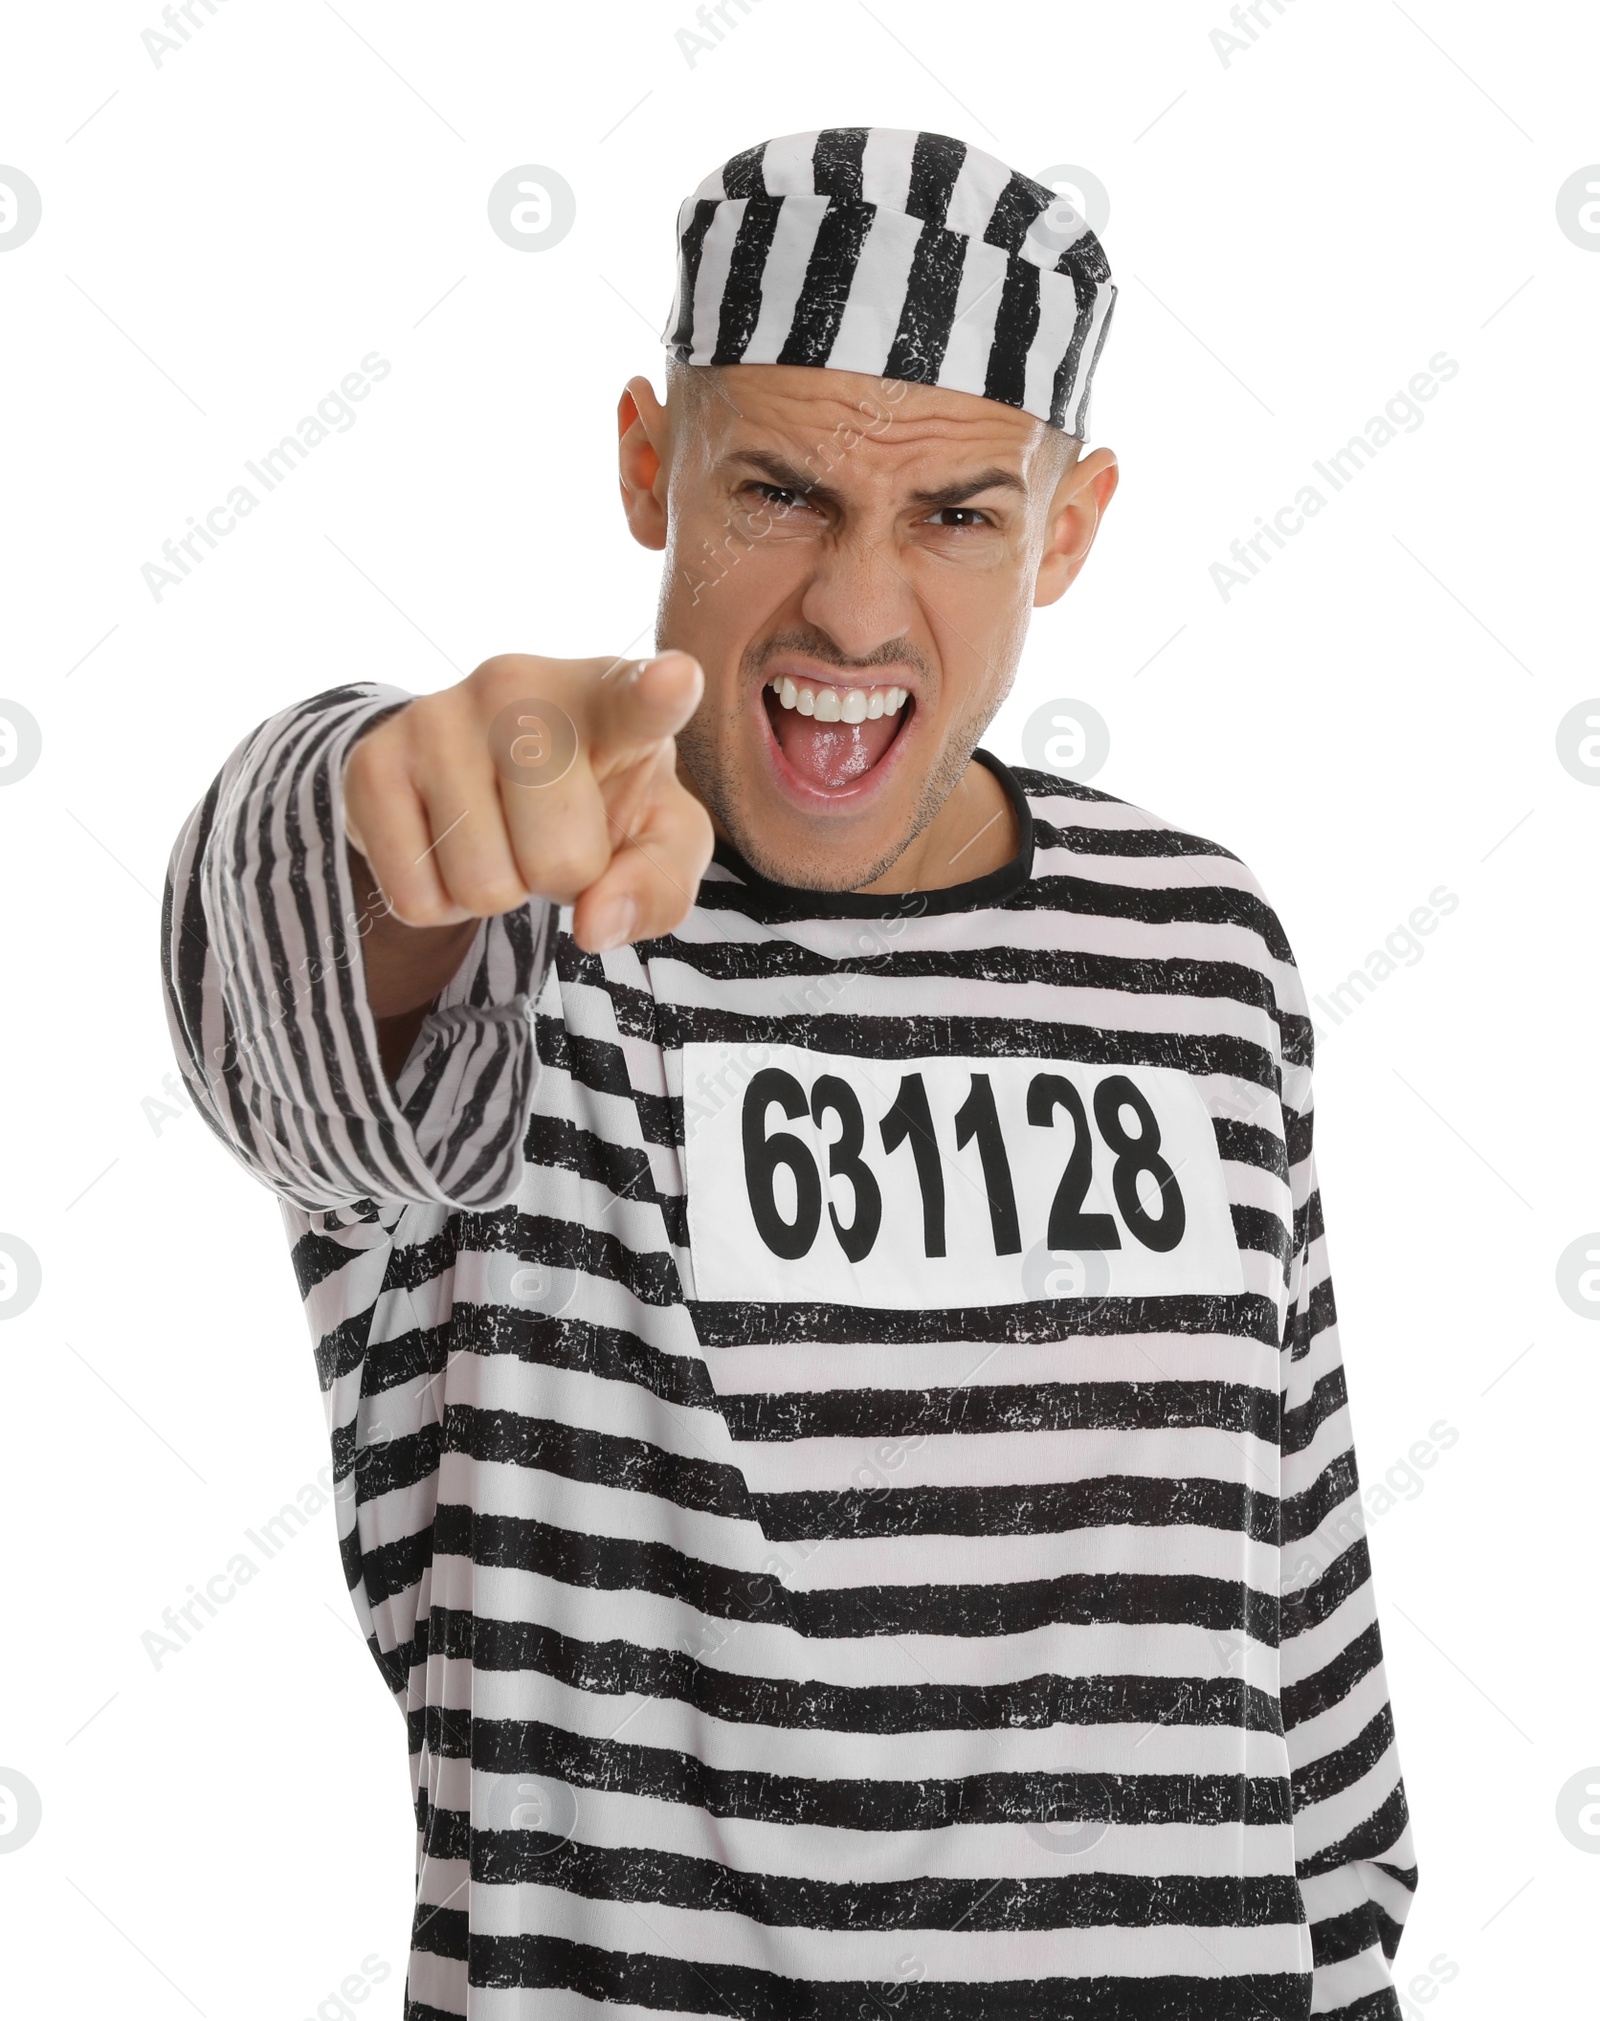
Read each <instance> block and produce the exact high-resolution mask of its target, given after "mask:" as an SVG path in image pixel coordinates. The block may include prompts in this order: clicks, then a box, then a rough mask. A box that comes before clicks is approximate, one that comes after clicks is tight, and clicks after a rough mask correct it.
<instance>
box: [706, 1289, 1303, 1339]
mask: <svg viewBox="0 0 1600 2021" xmlns="http://www.w3.org/2000/svg"><path fill="white" fill-rule="evenodd" d="M684 1309H685V1311H686V1312H687V1313H688V1315H689V1317H690V1319H691V1320H692V1321H693V1323H694V1330H695V1333H696V1335H697V1337H698V1339H699V1341H700V1345H701V1346H702V1347H708V1348H716V1347H727V1348H735V1347H748V1346H749V1345H750V1344H751V1343H752V1342H753V1341H759V1342H762V1343H764V1344H767V1345H770V1346H787V1345H794V1346H802V1345H809V1344H811V1343H813V1342H815V1343H819V1344H827V1343H839V1344H844V1345H859V1344H861V1343H864V1342H867V1341H874V1342H896V1341H898V1342H905V1343H907V1344H912V1343H915V1344H917V1345H921V1346H932V1345H934V1344H936V1343H943V1342H946V1341H970V1342H972V1343H974V1344H987V1343H989V1342H991V1341H1004V1342H1005V1343H1007V1344H1008V1345H1010V1344H1017V1345H1031V1344H1033V1343H1036V1342H1045V1341H1059V1340H1075V1339H1078V1338H1079V1337H1085V1338H1088V1339H1091V1340H1092V1339H1095V1338H1097V1337H1098V1338H1105V1339H1116V1338H1120V1337H1122V1336H1124V1335H1135V1334H1141V1333H1178V1334H1187V1335H1206V1334H1210V1335H1214V1336H1217V1337H1220V1338H1223V1339H1233V1340H1259V1341H1260V1342H1261V1343H1262V1344H1263V1345H1264V1346H1270V1347H1276V1346H1277V1344H1278V1309H1277V1307H1276V1305H1274V1304H1273V1303H1272V1302H1271V1300H1269V1299H1266V1298H1263V1297H1260V1296H1258V1295H1257V1294H1256V1293H1254V1292H1240V1293H1236V1294H1234V1295H1232V1296H1219V1297H1189V1298H1097V1299H1092V1300H1091V1299H1083V1300H1078V1299H1071V1298H1048V1299H1039V1300H1036V1301H1034V1302H1031V1303H1028V1304H1017V1305H953V1306H941V1307H940V1308H938V1309H937V1310H932V1309H929V1310H925V1311H899V1310H896V1309H891V1308H888V1307H883V1306H864V1305H808V1304H804V1303H801V1302H798V1301H794V1302H786V1303H783V1304H778V1303H773V1304H757V1303H755V1302H753V1301H750V1302H740V1303H728V1302H713V1301H712V1300H710V1299H699V1300H690V1301H688V1302H687V1303H686V1304H685V1308H684Z"/></svg>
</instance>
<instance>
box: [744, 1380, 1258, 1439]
mask: <svg viewBox="0 0 1600 2021" xmlns="http://www.w3.org/2000/svg"><path fill="white" fill-rule="evenodd" d="M721 1407H722V1414H723V1416H724V1418H726V1420H727V1424H728V1430H729V1431H730V1432H731V1433H732V1435H733V1437H734V1438H735V1439H736V1440H738V1441H739V1442H740V1443H755V1442H761V1443H782V1442H786V1441H788V1440H791V1439H842V1438H854V1439H863V1440H868V1439H871V1440H876V1439H895V1440H899V1439H913V1438H935V1437H942V1436H948V1435H957V1436H965V1435H971V1434H984V1433H988V1434H992V1433H997V1432H1043V1431H1123V1432H1141V1431H1178V1430H1184V1431H1224V1432H1231V1433H1234V1434H1237V1435H1239V1436H1241V1437H1248V1438H1258V1439H1263V1440H1266V1441H1268V1442H1272V1443H1275V1442H1276V1439H1277V1434H1278V1396H1277V1392H1276V1390H1265V1389H1255V1388H1251V1387H1249V1386H1248V1385H1246V1384H1244V1383H1237V1382H1028V1383H990V1382H983V1381H977V1382H970V1383H959V1384H955V1385H952V1386H951V1387H948V1388H943V1389H920V1388H917V1389H824V1390H757V1391H754V1392H751V1393H749V1394H745V1395H730V1396H724V1397H723V1398H722V1399H721Z"/></svg>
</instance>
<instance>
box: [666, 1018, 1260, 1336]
mask: <svg viewBox="0 0 1600 2021" xmlns="http://www.w3.org/2000/svg"><path fill="white" fill-rule="evenodd" d="M744 1053H745V1057H746V1058H749V1057H750V1056H751V1055H752V1054H755V1055H758V1056H759V1055H764V1056H765V1058H764V1063H763V1064H762V1065H760V1066H758V1067H755V1068H754V1069H753V1070H752V1069H751V1068H749V1067H742V1068H741V1069H740V1072H739V1077H738V1078H737V1080H734V1081H732V1085H731V1090H730V1076H729V1074H728V1052H727V1050H726V1049H725V1048H723V1047H721V1046H715V1045H701V1044H692V1045H688V1046H685V1047H684V1049H683V1085H684V1088H685V1090H686V1091H687V1093H686V1099H685V1109H684V1116H685V1121H684V1132H685V1161H686V1168H687V1169H686V1179H687V1185H688V1196H689V1241H690V1247H691V1250H692V1253H693V1260H694V1274H695V1287H696V1292H697V1295H698V1296H699V1297H700V1298H703V1299H714V1300H733V1301H740V1302H743V1301H747V1300H748V1301H756V1302H760V1303H772V1302H781V1303H785V1304H787V1303H812V1302H817V1303H825V1304H841V1305H862V1306H879V1307H891V1308H898V1309H902V1310H913V1309H916V1308H928V1309H932V1308H939V1307H943V1306H963V1305H976V1306H982V1305H1004V1304H1015V1303H1021V1302H1023V1301H1025V1300H1033V1299H1041V1298H1060V1297H1073V1296H1083V1297H1092V1296H1110V1297H1114V1298H1120V1297H1142V1296H1162V1295H1173V1294H1206V1293H1228V1292H1237V1291H1241V1290H1242V1289H1243V1288H1244V1277H1243V1272H1242V1270H1241V1267H1240V1261H1239V1251H1238V1246H1237V1244H1236V1241H1235V1238H1234V1230H1233V1221H1232V1217H1231V1215H1230V1213H1229V1210H1228V1198H1227V1193H1226V1189H1225V1187H1224V1185H1223V1178H1222V1168H1221V1160H1220V1158H1219V1157H1218V1154H1217V1145H1216V1136H1215V1133H1214V1131H1213V1129H1212V1124H1211V1118H1210V1116H1209V1115H1208V1113H1207V1111H1206V1107H1205V1104H1204V1102H1203V1101H1202V1100H1201V1097H1200V1094H1199V1092H1198V1090H1197V1089H1196V1088H1195V1086H1194V1084H1193V1082H1192V1081H1191V1080H1190V1079H1189V1077H1188V1075H1186V1074H1183V1073H1180V1072H1178V1071H1177V1070H1176V1069H1174V1068H1171V1067H1148V1066H1117V1067H1101V1066H1085V1065H1083V1064H1081V1063H1080V1062H1077V1061H1055V1060H1037V1059H951V1058H945V1057H935V1058H926V1059H904V1060H878V1059H858V1058H856V1057H854V1056H853V1055H849V1054H842V1053H817V1052H809V1051H807V1050H805V1049H804V1048H803V1047H799V1046H768V1047H762V1048H745V1049H744ZM719 1074H720V1075H721V1077H722V1079H721V1083H720V1086H721V1089H722V1093H723V1094H728V1093H730V1092H731V1096H732V1098H731V1099H727V1100H723V1099H721V1096H716V1095H714V1096H713V1097H712V1099H711V1100H710V1101H707V1100H704V1099H700V1098H699V1095H698V1094H697V1091H702V1092H703V1091H704V1090H707V1089H712V1088H716V1087H717V1086H718V1080H717V1077H718V1075H719ZM714 1104H715V1105H714Z"/></svg>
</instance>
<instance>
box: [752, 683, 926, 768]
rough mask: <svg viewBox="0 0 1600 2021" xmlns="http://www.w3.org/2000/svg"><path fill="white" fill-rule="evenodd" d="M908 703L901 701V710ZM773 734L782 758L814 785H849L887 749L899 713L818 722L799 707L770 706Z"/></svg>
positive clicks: (897, 723)
mask: <svg viewBox="0 0 1600 2021" xmlns="http://www.w3.org/2000/svg"><path fill="white" fill-rule="evenodd" d="M909 706H910V704H909V703H902V704H901V709H902V710H903V709H905V708H908V707H909ZM769 713H770V714H771V716H772V729H773V734H774V736H776V738H777V740H778V747H779V749H780V750H781V751H782V752H783V755H784V757H785V758H787V759H788V761H789V763H790V764H791V765H792V766H793V767H794V769H795V770H796V771H797V772H798V773H799V774H800V776H801V778H802V779H804V780H806V781H807V782H808V783H809V784H811V785H813V786H822V787H839V786H849V785H852V784H853V783H854V782H855V781H856V780H857V779H859V778H860V777H861V776H862V774H863V773H865V772H870V771H871V770H872V768H873V766H874V765H876V764H877V762H878V760H879V759H880V758H881V757H882V756H883V754H884V752H885V751H887V750H888V748H889V745H890V744H891V742H892V741H893V739H894V733H895V731H896V730H897V729H898V728H899V726H900V713H899V711H897V712H896V713H895V714H894V715H892V716H877V717H869V718H868V719H867V720H866V721H865V722H864V723H819V722H818V721H817V719H816V717H815V716H802V715H801V713H800V711H799V710H798V709H785V708H781V707H778V708H771V709H770V711H769Z"/></svg>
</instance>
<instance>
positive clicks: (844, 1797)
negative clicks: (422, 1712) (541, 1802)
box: [429, 1706, 1290, 1832]
mask: <svg viewBox="0 0 1600 2021" xmlns="http://www.w3.org/2000/svg"><path fill="white" fill-rule="evenodd" d="M429 1714H430V1718H429V1739H430V1742H431V1743H432V1746H433V1750H434V1752H435V1753H437V1754H439V1755H441V1756H443V1757H445V1758H449V1757H451V1756H456V1757H460V1756H461V1755H463V1754H470V1757H471V1761H472V1766H473V1768H474V1769H476V1770H478V1771H479V1772H480V1773H482V1774H484V1775H543V1776H549V1777H551V1778H553V1779H554V1780H556V1781H559V1782H564V1783H567V1784H568V1785H569V1786H570V1787H572V1788H575V1789H607V1790H612V1789H615V1790H626V1791H628V1793H629V1794H630V1795H633V1796H638V1797H643V1798H646V1799H649V1798H656V1799H658V1800H660V1801H662V1802H665V1803H678V1804H688V1805H692V1806H693V1807H694V1808H696V1809H698V1810H703V1811H706V1812H708V1813H709V1814H710V1815H711V1816H712V1817H720V1818H747V1819H750V1820H751V1821H752V1822H759V1823H765V1824H784V1825H821V1826H825V1827H826V1828H828V1829H829V1830H834V1831H857V1832H918V1831H921V1832H925V1831H938V1830H939V1829H941V1828H942V1827H944V1826H947V1825H950V1824H952V1823H954V1822H955V1821H956V1820H957V1819H959V1820H960V1821H961V1823H963V1824H966V1825H974V1824H1034V1823H1039V1822H1052V1823H1064V1824H1076V1823H1096V1822H1099V1823H1108V1824H1123V1825H1154V1824H1166V1825H1200V1826H1206V1825H1221V1824H1231V1825H1232V1826H1233V1827H1234V1828H1235V1829H1237V1828H1239V1827H1241V1826H1242V1827H1244V1828H1245V1829H1246V1830H1248V1829H1249V1828H1250V1827H1252V1826H1258V1825H1276V1824H1285V1823H1287V1822H1288V1819H1289V1814H1290V1813H1289V1784H1288V1782H1287V1780H1286V1779H1285V1778H1284V1777H1282V1776H1267V1775H1197V1774H1194V1773H1192V1772H1189V1773H1182V1774H1175V1775H1155V1774H1144V1775H1095V1774H1088V1773H1078V1772H1074V1771H1072V1770H1068V1769H1062V1770H1058V1771H1055V1772H1053V1773H1052V1772H1050V1771H1045V1770H1033V1771H1028V1770H1022V1771H1018V1772H1014V1773H1003V1772H999V1771H994V1770H991V1771H987V1772H980V1773H978V1774H976V1775H959V1776H940V1777H932V1778H930V1779H929V1780H927V1781H925V1782H884V1781H878V1780H875V1779H873V1778H870V1777H864V1776H858V1775H841V1776H835V1777H823V1776H814V1775H782V1774H778V1773H776V1772H774V1771H773V1770H770V1769H753V1768H713V1767H711V1766H710V1765H709V1764H708V1763H706V1762H704V1761H701V1760H699V1759H697V1758H696V1757H695V1756H694V1755H692V1754H684V1753H682V1752H681V1751H680V1750H678V1749H677V1748H669V1747H646V1746H642V1745H641V1744H640V1743H638V1742H637V1741H632V1740H616V1739H610V1740H597V1739H592V1738H590V1737H589V1736H588V1735H585V1734H578V1733H568V1732H567V1731H566V1730H565V1729H564V1728H562V1727H559V1726H553V1725H550V1724H549V1723H548V1722H547V1721H544V1720H534V1719H529V1720H516V1719H485V1718H483V1717H482V1716H481V1715H480V1716H477V1717H475V1716H474V1715H473V1714H472V1713H471V1712H470V1711H465V1710H463V1711H459V1712H449V1711H446V1710H445V1709H443V1708H442V1707H438V1706H431V1707H430V1708H429ZM452 1728H453V1729H454V1733H453V1735H452ZM1064 1748H1065V1751H1070V1742H1068V1743H1065V1744H1064Z"/></svg>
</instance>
